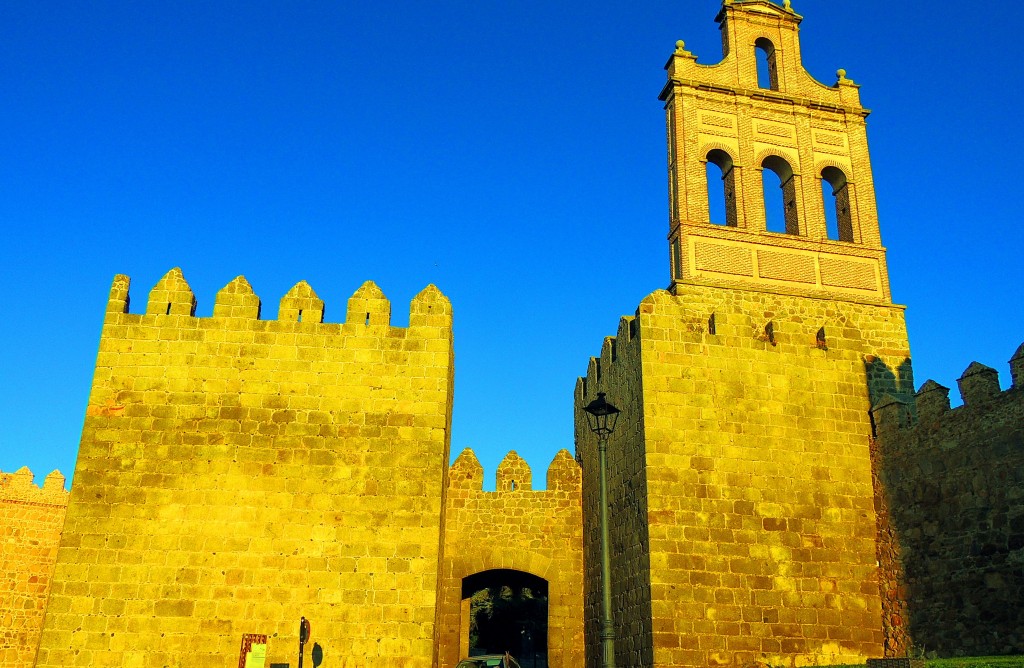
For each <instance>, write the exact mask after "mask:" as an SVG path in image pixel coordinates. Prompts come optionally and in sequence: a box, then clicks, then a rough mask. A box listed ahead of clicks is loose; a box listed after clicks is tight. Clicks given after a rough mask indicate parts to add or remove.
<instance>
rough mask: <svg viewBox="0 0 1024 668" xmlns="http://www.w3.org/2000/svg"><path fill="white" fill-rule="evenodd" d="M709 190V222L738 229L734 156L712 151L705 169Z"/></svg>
mask: <svg viewBox="0 0 1024 668" xmlns="http://www.w3.org/2000/svg"><path fill="white" fill-rule="evenodd" d="M705 173H706V176H707V189H708V222H710V223H714V224H715V225H727V226H729V227H736V176H735V174H734V171H733V162H732V156H730V155H729V154H728V153H726V152H725V151H723V150H722V149H718V148H716V149H712V150H711V151H709V152H708V155H707V165H706V169H705Z"/></svg>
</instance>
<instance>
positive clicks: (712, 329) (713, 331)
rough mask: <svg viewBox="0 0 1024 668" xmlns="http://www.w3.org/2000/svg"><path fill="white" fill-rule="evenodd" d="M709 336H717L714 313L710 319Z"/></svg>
mask: <svg viewBox="0 0 1024 668" xmlns="http://www.w3.org/2000/svg"><path fill="white" fill-rule="evenodd" d="M708 334H717V331H716V329H715V314H714V313H712V314H711V317H710V318H708Z"/></svg>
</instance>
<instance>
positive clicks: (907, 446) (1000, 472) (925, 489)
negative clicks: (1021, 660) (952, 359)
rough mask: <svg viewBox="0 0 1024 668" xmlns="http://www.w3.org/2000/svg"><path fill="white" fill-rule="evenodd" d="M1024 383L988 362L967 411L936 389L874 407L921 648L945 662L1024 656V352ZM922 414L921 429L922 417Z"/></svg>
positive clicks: (974, 381)
mask: <svg viewBox="0 0 1024 668" xmlns="http://www.w3.org/2000/svg"><path fill="white" fill-rule="evenodd" d="M1010 368H1011V375H1012V378H1013V385H1012V387H1011V388H1010V389H1009V390H1006V391H1000V387H999V378H998V374H997V372H996V371H995V369H991V368H989V367H987V366H984V365H982V364H978V363H977V362H975V363H973V364H971V365H970V366H969V367H968V368H967V370H966V371H964V374H963V376H961V378H960V379H959V381H958V384H959V389H960V394H961V396H962V398H963V402H964V403H963V405H962V406H959V407H957V408H954V409H950V403H949V389H948V388H946V387H943V386H941V385H939V384H938V383H936V382H934V381H931V380H929V381H928V382H926V383H924V384H923V385H922V386H921V389H920V390H919V391H918V392H917V395H916V398H915V399H911V400H910V401H909V402H908V401H906V400H903V401H901V400H900V399H898V398H895V397H885V398H883V399H882V400H881V401H880V402H878V403H877V404H876V406H875V409H874V413H873V415H874V419H875V424H876V427H877V431H878V445H879V451H880V455H881V461H882V467H881V479H882V482H883V489H884V490H885V493H886V497H887V499H886V500H887V502H888V506H889V509H890V515H891V521H892V525H893V530H894V534H895V537H896V541H895V543H896V544H895V545H894V546H893V547H894V550H896V554H895V557H896V558H897V559H898V560H899V561H900V563H901V565H902V570H903V582H902V585H903V587H902V592H900V593H902V594H903V595H904V596H905V597H906V605H907V609H908V612H909V616H910V618H909V629H910V633H911V636H912V637H913V640H914V643H915V645H916V647H917V648H918V649H920V650H924V651H936V652H939V653H940V654H943V655H949V654H954V653H958V654H967V655H973V656H983V655H992V654H1020V653H1024V606H1022V605H1021V601H1024V345H1022V346H1021V347H1020V348H1018V349H1017V352H1016V353H1015V354H1014V356H1013V358H1012V359H1011V360H1010ZM915 408H916V419H915V416H914V413H915V411H914V410H913V409H915Z"/></svg>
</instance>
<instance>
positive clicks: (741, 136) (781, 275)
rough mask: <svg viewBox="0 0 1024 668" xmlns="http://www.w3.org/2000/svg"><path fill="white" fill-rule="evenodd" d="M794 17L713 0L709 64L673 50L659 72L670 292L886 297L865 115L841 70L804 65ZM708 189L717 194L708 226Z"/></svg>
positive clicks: (755, 0)
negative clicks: (822, 72)
mask: <svg viewBox="0 0 1024 668" xmlns="http://www.w3.org/2000/svg"><path fill="white" fill-rule="evenodd" d="M801 20H802V17H801V16H799V15H798V14H796V13H795V12H794V11H793V9H792V8H791V7H790V3H789V2H788V0H787V2H786V3H785V5H784V6H781V7H780V6H778V5H776V4H773V3H772V2H768V1H767V0H726V2H724V3H723V6H722V10H721V12H719V14H718V17H717V18H716V21H717V22H718V23H719V24H720V25H721V31H722V44H723V51H724V58H723V59H722V61H721V62H720V63H718V64H717V65H698V64H697V62H696V60H697V59H696V56H694V55H693V54H692V53H690V52H688V51H686V49H685V46H684V44H683V42H678V43H677V45H676V51H675V53H673V54H672V57H671V58H670V59H669V61H668V64H667V65H666V66H665V69H666V70H668V83H666V85H665V88H664V89H663V90H662V92H661V95H660V99H661V100H663V101H664V102H665V110H666V113H667V123H668V167H669V203H670V208H669V212H670V213H669V216H670V230H669V245H670V254H671V272H672V286H673V290H674V289H675V287H676V286H678V285H679V284H689V285H709V286H726V287H737V288H742V289H753V290H762V291H770V292H783V293H788V294H805V295H814V296H827V297H828V298H829V299H843V300H854V301H866V302H873V303H882V304H888V303H891V296H890V292H889V281H888V276H887V271H886V266H885V249H884V248H883V247H882V241H881V237H880V236H879V232H878V217H877V213H876V211H875V194H874V184H873V181H872V175H871V163H870V160H869V158H868V145H867V136H866V131H865V130H866V129H865V118H866V117H867V115H868V114H869V113H870V112H869V111H868V110H867V109H865V108H864V107H862V106H861V104H860V93H859V90H858V88H859V87H858V86H857V84H855V83H854V82H853V81H851V80H850V79H847V78H846V73H845V72H844V71H843V70H839V72H838V73H837V74H838V77H837V79H836V82H835V84H834V85H832V86H831V87H829V86H825V85H822V84H821V83H819V82H817V81H815V80H814V79H813V78H812V77H811V76H810V74H808V73H807V71H806V70H804V68H803V64H802V63H801V59H800V35H799V25H800V22H801ZM758 60H760V61H761V65H760V74H759V63H758ZM709 166H710V169H709V168H708V167H709ZM765 177H767V178H765ZM775 188H781V191H782V193H781V194H782V197H781V200H782V201H781V203H780V202H779V201H778V200H779V199H780V198H779V197H778V194H777V193H772V192H771V190H772V189H775ZM723 191H724V192H723ZM709 192H710V195H711V198H712V199H713V200H714V199H718V201H720V202H721V201H722V200H724V208H725V211H724V215H719V219H717V220H712V219H711V216H710V210H709ZM723 195H724V197H723ZM766 201H767V203H768V205H769V212H768V215H766V207H765V203H766ZM780 204H781V207H779V205H780ZM772 205H775V206H776V208H781V211H774V210H771V206H772ZM827 211H828V214H829V215H827V214H826V212H827ZM773 216H774V217H776V218H778V219H779V220H780V221H782V224H780V226H779V227H778V228H777V231H770V229H769V227H770V226H769V225H768V224H767V223H768V221H769V220H770V219H771V218H772V217H773ZM826 219H829V220H831V221H832V229H829V226H827V225H826Z"/></svg>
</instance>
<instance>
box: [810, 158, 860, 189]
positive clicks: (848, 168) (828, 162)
mask: <svg viewBox="0 0 1024 668" xmlns="http://www.w3.org/2000/svg"><path fill="white" fill-rule="evenodd" d="M826 167H832V168H834V169H838V170H839V171H841V172H842V173H843V174H844V175H845V176H846V182H847V183H849V184H852V183H853V182H854V180H853V176H852V174H853V165H851V164H850V162H849V161H848V160H846V161H844V160H836V159H835V158H815V160H814V173H815V174H821V172H822V171H824V170H825V168H826Z"/></svg>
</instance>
